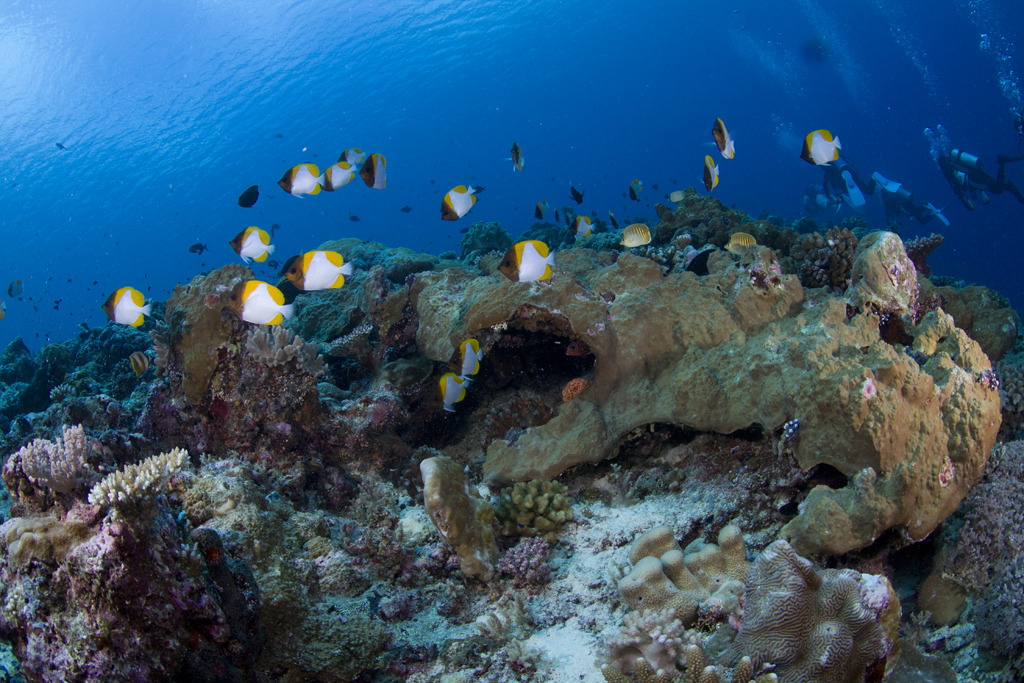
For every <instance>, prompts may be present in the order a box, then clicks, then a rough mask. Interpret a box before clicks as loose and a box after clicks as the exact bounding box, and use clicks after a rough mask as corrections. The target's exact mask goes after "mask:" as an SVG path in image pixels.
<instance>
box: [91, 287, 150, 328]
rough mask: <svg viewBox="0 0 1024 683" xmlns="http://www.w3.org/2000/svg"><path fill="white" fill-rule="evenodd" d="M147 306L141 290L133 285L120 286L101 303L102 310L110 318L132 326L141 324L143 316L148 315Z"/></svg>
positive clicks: (148, 305)
mask: <svg viewBox="0 0 1024 683" xmlns="http://www.w3.org/2000/svg"><path fill="white" fill-rule="evenodd" d="M149 307H150V304H147V303H146V298H145V297H144V296H142V292H140V291H139V290H137V289H135V288H134V287H121V288H120V289H118V290H117V291H116V292H114V293H113V294H111V295H110V296H108V297H107V300H106V302H104V304H103V310H104V311H105V312H106V314H107V316H108V317H109V318H110V319H111V320H113V321H114V322H115V323H118V324H119V325H131V326H132V327H138V326H139V325H141V324H142V318H143V316H146V315H149Z"/></svg>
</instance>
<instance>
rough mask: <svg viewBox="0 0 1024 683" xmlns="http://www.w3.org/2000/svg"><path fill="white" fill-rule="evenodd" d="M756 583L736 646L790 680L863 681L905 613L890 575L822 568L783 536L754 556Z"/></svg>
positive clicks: (885, 652)
mask: <svg viewBox="0 0 1024 683" xmlns="http://www.w3.org/2000/svg"><path fill="white" fill-rule="evenodd" d="M748 586H749V587H748V589H747V593H746V596H745V597H746V609H745V611H744V615H743V628H741V629H740V632H739V634H738V635H737V636H736V640H735V641H734V643H733V652H735V653H736V654H737V656H739V655H741V654H742V655H745V656H749V657H750V658H751V660H752V662H753V664H754V668H755V669H758V668H760V667H761V665H763V664H766V663H772V664H774V665H775V667H776V669H775V670H776V671H777V672H778V674H779V680H780V681H783V682H784V683H785V682H786V681H815V682H816V683H857V682H859V681H863V680H865V675H866V672H868V670H869V669H870V668H872V665H874V666H875V667H876V668H877V667H883V668H884V666H885V660H886V657H887V656H889V655H890V653H891V652H892V650H893V648H894V645H895V642H896V641H895V639H896V633H895V628H896V626H897V625H898V623H899V614H900V607H899V600H898V599H897V598H896V594H895V592H893V590H892V586H891V585H889V582H888V580H886V579H885V577H881V576H875V575H872V574H861V573H860V572H856V571H853V570H850V569H823V570H815V568H814V567H813V566H812V565H811V563H810V562H808V561H807V560H805V559H804V558H802V557H800V556H799V555H797V554H796V551H794V550H793V547H792V546H790V545H789V544H788V543H786V542H785V541H776V542H775V543H772V544H771V545H770V546H768V547H767V548H765V550H764V552H763V553H761V555H760V556H758V558H757V560H756V561H755V562H754V564H753V566H752V567H751V569H750V578H749V581H748ZM871 680H875V679H871Z"/></svg>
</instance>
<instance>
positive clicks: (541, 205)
mask: <svg viewBox="0 0 1024 683" xmlns="http://www.w3.org/2000/svg"><path fill="white" fill-rule="evenodd" d="M546 215H548V203H547V202H546V201H544V200H543V199H542V200H541V201H539V202H537V207H536V208H535V209H534V210H533V217H534V218H536V219H537V220H539V221H540V220H544V216H546Z"/></svg>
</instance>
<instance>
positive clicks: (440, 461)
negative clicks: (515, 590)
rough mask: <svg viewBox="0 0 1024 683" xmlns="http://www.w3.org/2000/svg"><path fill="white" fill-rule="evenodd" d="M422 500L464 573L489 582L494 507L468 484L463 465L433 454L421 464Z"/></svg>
mask: <svg viewBox="0 0 1024 683" xmlns="http://www.w3.org/2000/svg"><path fill="white" fill-rule="evenodd" d="M420 472H421V474H422V475H423V502H424V505H426V508H427V512H428V513H429V514H430V519H431V520H432V521H433V522H434V526H435V527H436V528H437V531H438V533H440V534H441V538H443V539H444V540H445V542H446V543H448V544H449V545H450V546H452V547H453V548H455V549H456V551H457V552H458V554H459V566H460V567H461V569H462V572H463V573H464V574H465V575H466V576H478V577H480V579H481V580H482V581H490V579H491V577H492V576H493V575H494V556H495V554H496V546H495V543H494V532H493V531H492V530H491V520H492V519H493V518H494V509H493V508H492V507H491V505H490V503H488V502H487V501H485V500H483V499H481V498H480V496H479V495H478V494H477V493H476V491H474V490H473V489H472V488H470V486H469V482H468V481H467V480H466V475H465V474H464V473H463V472H462V468H461V467H459V465H458V464H457V463H456V462H455V461H453V460H452V459H451V458H448V457H445V456H443V455H442V456H435V457H432V458H427V459H426V460H424V461H423V462H421V463H420Z"/></svg>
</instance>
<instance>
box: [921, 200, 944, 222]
mask: <svg viewBox="0 0 1024 683" xmlns="http://www.w3.org/2000/svg"><path fill="white" fill-rule="evenodd" d="M924 207H925V208H926V209H928V210H929V211H931V212H932V215H933V216H935V217H936V218H938V219H939V220H940V221H942V222H943V223H944V224H945V225H946V226H947V227H948V226H949V219H948V218H946V217H945V216H944V215H942V209H940V208H938V207H937V206H935V205H934V204H932V203H931V202H928V203H927V204H925V205H924Z"/></svg>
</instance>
